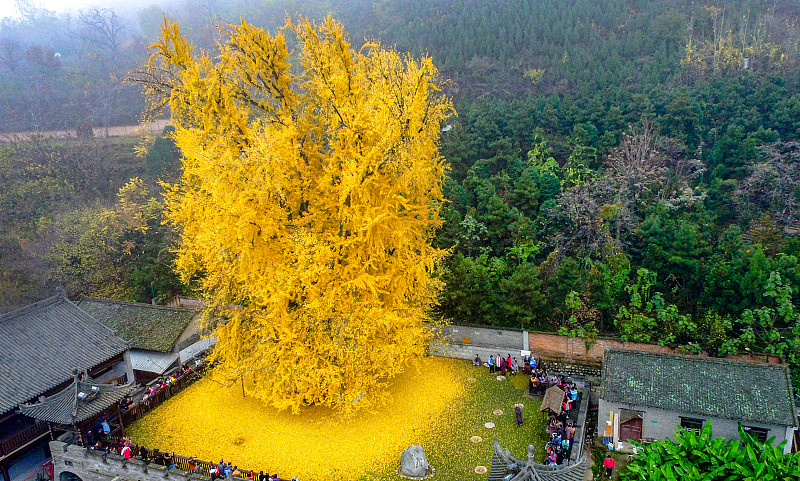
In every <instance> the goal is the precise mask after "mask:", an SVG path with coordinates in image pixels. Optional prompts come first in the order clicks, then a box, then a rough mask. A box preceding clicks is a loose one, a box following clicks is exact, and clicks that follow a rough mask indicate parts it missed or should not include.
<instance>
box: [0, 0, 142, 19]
mask: <svg viewBox="0 0 800 481" xmlns="http://www.w3.org/2000/svg"><path fill="white" fill-rule="evenodd" d="M16 3H17V2H15V1H14V0H0V18H3V17H17V16H19V12H17V6H16ZM33 3H34V4H35V5H38V6H40V7H44V8H46V9H48V10H54V11H56V12H57V13H61V12H66V11H67V10H79V9H82V8H86V7H88V6H93V5H103V6H106V7H116V6H119V5H120V4H123V5H125V4H130V3H137V4H140V3H142V2H141V1H137V2H124V1H123V0H33ZM153 3H156V2H155V1H154V2H153Z"/></svg>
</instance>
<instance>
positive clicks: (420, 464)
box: [400, 446, 428, 478]
mask: <svg viewBox="0 0 800 481" xmlns="http://www.w3.org/2000/svg"><path fill="white" fill-rule="evenodd" d="M400 471H402V473H403V474H405V475H406V476H410V477H414V478H421V477H423V476H425V475H427V474H428V458H426V457H425V450H423V449H422V446H409V447H408V449H406V450H405V451H403V456H402V457H401V458H400Z"/></svg>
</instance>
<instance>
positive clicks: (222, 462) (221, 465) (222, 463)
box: [217, 459, 225, 477]
mask: <svg viewBox="0 0 800 481" xmlns="http://www.w3.org/2000/svg"><path fill="white" fill-rule="evenodd" d="M217 468H218V471H219V475H220V477H221V476H222V475H224V474H225V460H223V459H220V460H219V464H218V465H217Z"/></svg>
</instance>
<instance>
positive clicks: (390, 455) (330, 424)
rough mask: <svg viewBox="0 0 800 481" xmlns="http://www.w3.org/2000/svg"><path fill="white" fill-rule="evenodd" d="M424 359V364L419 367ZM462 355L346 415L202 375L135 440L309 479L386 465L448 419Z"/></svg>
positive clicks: (406, 378) (415, 370) (427, 362)
mask: <svg viewBox="0 0 800 481" xmlns="http://www.w3.org/2000/svg"><path fill="white" fill-rule="evenodd" d="M422 367H424V369H421V368H422ZM456 367H457V365H456V363H455V362H454V361H452V360H445V359H441V358H426V359H424V362H423V363H419V365H418V366H416V367H414V366H412V367H411V368H410V369H408V370H407V371H406V372H405V373H404V374H401V375H400V376H398V378H397V379H396V380H395V381H394V382H393V383H392V385H391V387H390V388H389V390H390V393H391V395H390V397H389V401H387V402H386V403H385V404H384V405H383V406H381V407H380V408H378V409H375V410H373V411H372V412H364V413H358V414H356V415H354V416H352V417H343V416H341V415H339V414H337V413H335V412H334V411H332V410H331V409H327V408H314V407H311V408H303V409H301V410H300V413H299V414H297V415H293V414H291V413H289V412H287V411H278V410H276V409H274V408H271V407H268V406H266V405H264V404H263V403H261V402H259V401H258V400H256V399H254V398H243V397H242V390H241V386H240V385H238V384H234V385H232V386H229V387H223V386H220V385H218V384H216V383H214V382H213V381H211V380H209V379H204V380H201V381H199V382H197V383H196V384H195V385H193V386H191V387H190V388H188V389H187V390H186V391H184V392H183V393H181V394H179V395H178V396H176V397H175V398H174V399H172V400H170V401H168V402H167V403H165V404H164V405H163V406H162V407H160V408H159V409H157V410H155V411H154V412H153V413H152V414H150V415H148V416H147V417H145V418H144V419H142V420H141V421H140V422H138V423H137V424H135V425H133V426H132V427H131V428H130V429H129V430H128V434H129V435H130V436H131V437H132V438H133V439H134V441H135V442H137V443H139V444H142V445H145V446H148V447H152V448H158V449H162V450H167V451H173V452H175V453H178V454H183V455H187V456H188V455H193V456H197V457H198V458H200V459H204V460H208V461H214V462H216V461H219V458H222V459H224V460H225V461H231V462H232V463H233V464H235V465H238V466H239V467H240V468H247V469H254V470H256V471H258V470H261V469H264V470H265V471H269V472H270V473H275V472H277V473H278V474H279V475H280V476H281V477H283V478H289V477H291V476H297V477H298V478H299V479H302V480H303V481H307V480H309V481H310V480H315V479H316V480H322V479H357V478H358V477H359V476H361V475H363V474H364V473H365V472H369V471H378V472H383V471H386V470H387V468H390V467H395V466H397V465H398V464H399V462H400V455H401V454H402V452H403V450H404V449H405V448H407V447H408V446H410V445H414V444H420V445H422V446H426V445H429V444H430V442H429V440H430V439H431V436H435V435H437V434H439V433H440V431H441V430H442V429H443V428H445V427H446V426H447V423H446V422H443V421H444V420H443V419H441V415H442V414H443V413H445V412H448V411H449V408H448V407H449V406H452V405H453V404H454V403H458V402H459V398H460V397H461V395H462V392H463V388H464V384H463V377H461V376H459V377H458V378H457V377H456V376H458V374H459V371H458V369H455V368H456Z"/></svg>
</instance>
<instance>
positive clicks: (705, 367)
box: [603, 350, 797, 426]
mask: <svg viewBox="0 0 800 481" xmlns="http://www.w3.org/2000/svg"><path fill="white" fill-rule="evenodd" d="M603 399H605V400H607V401H610V402H618V403H625V404H632V405H638V406H649V407H655V408H660V409H664V410H667V411H675V412H679V413H687V414H695V415H699V416H708V417H717V418H726V419H734V420H740V421H753V422H760V423H765V424H777V425H783V426H796V425H797V415H796V414H795V407H794V402H793V400H792V390H791V384H790V380H789V371H788V369H787V368H786V366H784V365H778V364H760V363H750V362H744V361H730V360H726V359H719V358H707V357H698V356H678V355H664V354H650V353H643V352H634V351H615V350H607V351H606V353H605V356H604V359H603Z"/></svg>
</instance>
